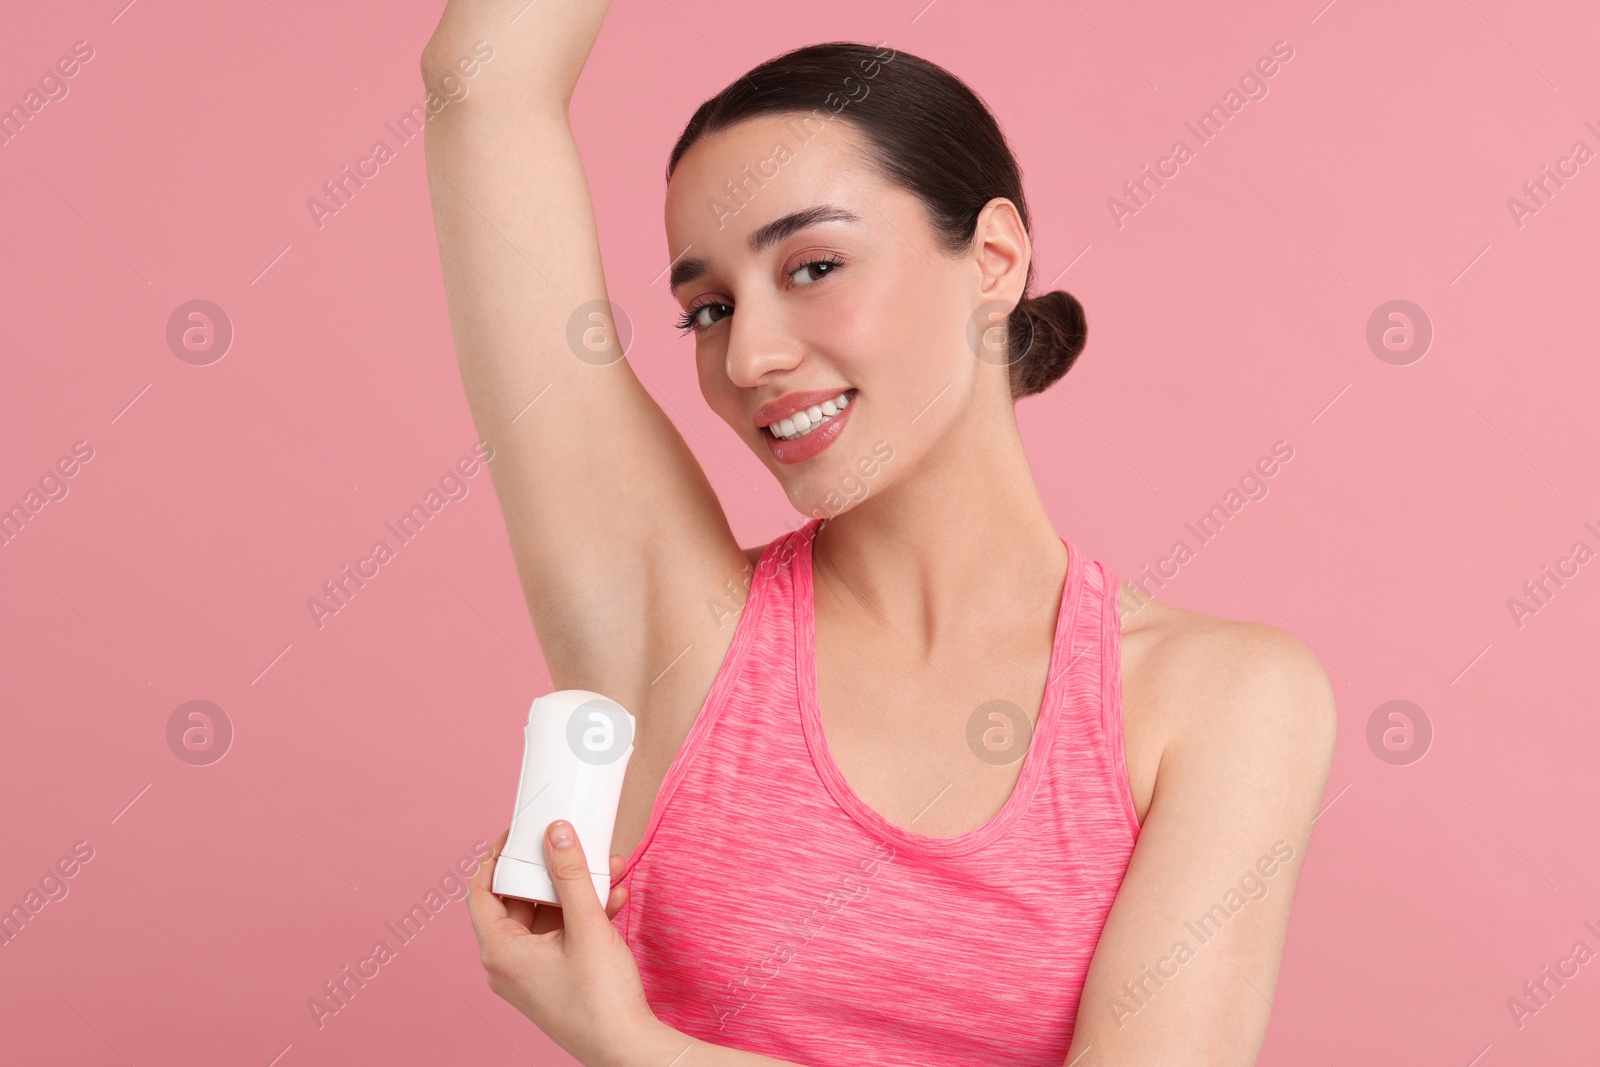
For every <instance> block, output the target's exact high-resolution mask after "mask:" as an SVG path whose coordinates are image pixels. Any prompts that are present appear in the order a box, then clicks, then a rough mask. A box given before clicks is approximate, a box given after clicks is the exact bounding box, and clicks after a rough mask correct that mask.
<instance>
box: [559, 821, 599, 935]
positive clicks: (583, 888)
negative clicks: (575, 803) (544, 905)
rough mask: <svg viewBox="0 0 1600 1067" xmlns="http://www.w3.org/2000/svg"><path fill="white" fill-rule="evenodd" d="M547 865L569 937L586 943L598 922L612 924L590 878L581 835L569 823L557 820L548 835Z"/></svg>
mask: <svg viewBox="0 0 1600 1067" xmlns="http://www.w3.org/2000/svg"><path fill="white" fill-rule="evenodd" d="M544 851H545V864H546V869H547V870H549V872H550V881H551V883H552V884H554V885H555V887H556V898H557V899H558V900H559V901H560V904H559V905H558V906H559V907H560V908H561V916H562V923H563V925H564V927H565V929H566V932H567V936H569V937H572V938H575V939H578V940H582V939H583V938H585V937H587V936H589V935H590V933H591V932H592V931H593V930H594V929H595V924H596V923H597V922H605V923H606V924H607V925H609V924H610V920H609V919H607V918H606V908H605V904H603V903H602V902H601V900H600V898H599V897H598V896H597V895H596V894H595V890H594V881H593V880H592V879H591V877H590V875H589V861H588V859H587V858H585V856H584V854H583V844H582V843H581V842H580V841H579V840H578V834H577V831H576V830H574V829H573V827H572V824H571V823H569V822H567V821H566V820H565V819H557V820H556V821H555V822H553V823H551V824H550V825H549V826H548V827H547V828H546V831H545V845H544Z"/></svg>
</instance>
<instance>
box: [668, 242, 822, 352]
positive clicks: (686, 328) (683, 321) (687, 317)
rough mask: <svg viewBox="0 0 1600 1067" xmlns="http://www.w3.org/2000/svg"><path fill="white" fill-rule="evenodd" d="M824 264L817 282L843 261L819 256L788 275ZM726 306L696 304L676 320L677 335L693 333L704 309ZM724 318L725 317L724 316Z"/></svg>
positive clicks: (715, 301) (720, 304)
mask: <svg viewBox="0 0 1600 1067" xmlns="http://www.w3.org/2000/svg"><path fill="white" fill-rule="evenodd" d="M824 263H826V264H827V265H828V267H829V268H830V269H829V270H826V271H824V272H823V273H822V274H821V275H820V276H819V277H818V279H817V281H821V280H822V279H823V278H826V277H827V276H828V275H830V274H832V273H833V272H834V271H835V270H837V269H838V268H839V267H842V266H844V261H843V260H842V259H839V258H838V257H836V256H833V255H826V256H819V257H818V258H816V259H812V260H807V261H806V262H804V263H802V264H800V265H799V266H798V267H795V268H794V270H792V271H790V272H789V273H790V274H797V273H799V272H800V271H803V270H805V269H806V268H807V267H816V266H820V265H821V264H824ZM806 284H807V285H815V284H817V283H816V282H807V283H806ZM727 306H728V305H726V304H724V303H722V302H720V301H717V300H708V301H706V302H705V303H704V304H696V305H695V306H694V307H692V308H690V309H689V310H688V311H685V312H684V313H683V316H682V317H681V318H679V319H678V322H677V326H678V332H679V333H685V334H686V333H692V332H694V331H695V324H694V320H695V317H696V316H698V315H699V314H700V312H702V311H704V310H705V309H706V308H708V307H727ZM724 317H726V316H724ZM717 321H718V322H720V321H721V320H720V319H719V320H717ZM715 325H716V323H715V322H713V323H712V324H711V326H715ZM711 326H707V327H706V329H708V330H709V329H710V328H711Z"/></svg>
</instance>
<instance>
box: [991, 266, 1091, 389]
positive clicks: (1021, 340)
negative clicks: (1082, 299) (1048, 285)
mask: <svg viewBox="0 0 1600 1067" xmlns="http://www.w3.org/2000/svg"><path fill="white" fill-rule="evenodd" d="M1006 325H1007V340H1008V341H1009V342H1010V345H1011V351H1012V352H1013V353H1016V355H1015V356H1014V357H1013V360H1014V362H1012V364H1011V395H1012V397H1013V398H1014V399H1017V400H1020V399H1022V398H1023V397H1025V396H1032V395H1033V394H1034V393H1042V392H1044V391H1045V390H1046V389H1048V388H1050V386H1052V385H1054V384H1055V383H1056V382H1057V381H1058V380H1060V378H1061V376H1062V375H1063V374H1066V373H1067V371H1069V370H1071V369H1072V364H1073V363H1074V362H1075V361H1076V360H1077V358H1078V353H1080V352H1082V351H1083V346H1084V343H1085V342H1086V341H1087V340H1088V337H1089V322H1088V320H1087V319H1086V318H1085V317H1084V314H1083V305H1082V304H1080V303H1078V298H1077V297H1075V296H1073V295H1072V294H1071V293H1069V292H1067V291H1066V290H1065V289H1052V290H1051V291H1050V292H1048V293H1040V294H1039V295H1037V296H1030V297H1023V299H1022V300H1021V301H1019V302H1018V303H1017V306H1016V308H1015V309H1013V310H1012V312H1011V317H1010V319H1009V320H1008V321H1007V324H1006Z"/></svg>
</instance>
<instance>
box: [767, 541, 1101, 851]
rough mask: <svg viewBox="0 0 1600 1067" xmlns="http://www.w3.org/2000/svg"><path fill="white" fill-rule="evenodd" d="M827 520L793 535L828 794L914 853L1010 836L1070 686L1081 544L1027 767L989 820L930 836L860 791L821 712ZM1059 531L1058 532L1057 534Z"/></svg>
mask: <svg viewBox="0 0 1600 1067" xmlns="http://www.w3.org/2000/svg"><path fill="white" fill-rule="evenodd" d="M823 521H824V520H821V519H812V520H811V521H810V522H809V523H807V524H806V526H804V527H801V528H800V529H799V530H797V531H795V533H794V534H793V535H792V536H794V537H797V538H799V539H800V540H801V541H802V542H804V544H803V547H802V548H800V549H799V550H798V551H796V552H795V553H794V555H795V557H796V567H795V591H794V597H793V602H794V629H795V649H796V656H795V673H796V675H797V679H796V680H797V683H798V690H799V694H800V722H801V727H802V731H803V733H804V734H805V740H806V745H807V747H808V748H809V749H810V750H811V758H812V762H813V763H814V764H815V766H816V768H817V770H818V772H819V773H820V774H821V775H822V780H823V783H824V784H825V785H826V786H827V789H828V792H829V793H831V794H832V795H833V798H834V800H835V801H837V802H838V804H839V805H840V807H842V808H843V809H844V810H845V811H846V812H848V813H849V814H850V816H851V817H852V818H853V819H855V821H856V822H857V823H859V824H861V825H862V826H864V827H865V828H866V829H868V830H870V831H872V832H874V833H876V834H878V835H879V836H880V837H882V838H885V839H887V840H889V841H890V842H892V843H893V844H894V845H896V846H897V847H901V848H905V849H907V850H909V851H913V852H922V853H936V854H939V855H959V854H962V853H966V852H971V851H973V850H974V849H978V848H982V847H983V846H985V845H987V844H989V843H991V842H993V841H994V840H995V839H996V838H998V837H1000V836H1001V835H1002V834H1004V833H1005V832H1006V831H1007V830H1008V829H1009V828H1010V827H1011V824H1012V823H1014V822H1015V821H1016V820H1017V818H1018V817H1019V816H1020V815H1021V814H1022V812H1023V811H1024V810H1025V809H1026V808H1027V806H1028V801H1029V799H1030V798H1031V797H1032V795H1033V792H1034V789H1035V787H1036V786H1037V785H1038V783H1039V779H1040V778H1041V777H1042V776H1043V774H1044V769H1045V767H1046V765H1047V763H1048V759H1049V753H1050V748H1051V742H1052V740H1053V739H1054V737H1055V733H1056V725H1057V722H1058V721H1059V719H1060V714H1059V713H1060V707H1059V705H1060V703H1061V699H1062V693H1063V690H1064V688H1065V684H1066V683H1065V681H1064V679H1063V675H1065V674H1066V670H1065V667H1067V666H1070V664H1069V663H1068V662H1067V650H1068V646H1069V645H1070V644H1071V635H1072V633H1073V632H1074V630H1075V629H1076V628H1077V622H1078V601H1079V599H1080V596H1079V594H1080V591H1081V586H1082V582H1083V558H1082V554H1081V553H1079V551H1078V547H1077V546H1076V545H1074V544H1073V543H1072V542H1071V541H1069V540H1067V539H1066V538H1064V537H1062V538H1061V543H1062V544H1063V545H1064V546H1065V547H1066V549H1067V573H1066V576H1065V578H1064V579H1063V581H1062V585H1061V601H1060V604H1059V605H1058V606H1057V608H1056V624H1055V626H1056V628H1055V634H1054V637H1053V639H1052V642H1051V646H1050V666H1049V668H1048V670H1049V673H1048V675H1047V676H1046V678H1045V688H1044V696H1043V698H1042V699H1041V701H1040V706H1039V714H1038V718H1037V719H1036V720H1035V722H1034V727H1033V737H1032V739H1031V740H1030V741H1029V744H1028V751H1027V753H1026V754H1025V755H1024V756H1023V762H1022V770H1021V771H1020V772H1019V774H1018V776H1017V782H1016V785H1015V786H1013V787H1012V790H1011V795H1010V796H1009V797H1007V798H1006V802H1005V804H1004V805H1002V806H1001V808H1000V810H999V811H998V812H996V813H995V814H994V815H993V816H992V817H991V818H990V819H989V821H988V822H985V823H983V824H982V825H981V826H977V827H974V828H973V829H971V830H968V831H966V832H965V833H962V834H958V835H956V836H955V837H930V836H928V835H927V834H919V833H917V832H915V831H913V830H908V829H906V828H905V827H903V826H900V825H898V824H896V823H893V822H890V821H889V820H888V819H887V818H885V817H884V816H883V815H882V814H880V813H879V812H878V810H877V809H875V808H873V807H872V806H871V805H870V804H868V803H867V802H866V801H865V800H862V799H861V797H860V796H859V795H858V794H857V793H856V791H855V788H854V787H853V786H851V785H850V782H849V781H848V780H847V779H846V778H845V776H844V772H843V771H842V770H840V769H839V765H838V763H837V762H836V761H835V760H834V758H833V750H832V749H831V748H829V747H828V739H827V732H826V731H825V730H824V729H823V725H822V712H821V709H820V707H819V703H818V699H817V648H816V599H815V591H814V587H813V584H812V569H811V546H812V543H813V541H814V539H815V537H816V533H817V531H818V530H819V529H820V528H821V526H822V523H823ZM1057 536H1059V535H1057Z"/></svg>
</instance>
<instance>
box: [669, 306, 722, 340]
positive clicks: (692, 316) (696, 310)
mask: <svg viewBox="0 0 1600 1067" xmlns="http://www.w3.org/2000/svg"><path fill="white" fill-rule="evenodd" d="M727 306H728V305H727V304H719V303H717V302H716V301H714V300H708V301H706V302H705V303H704V304H697V305H695V306H694V307H692V308H690V309H689V310H688V311H685V312H684V313H683V317H682V318H680V319H679V320H678V331H679V332H680V333H688V332H690V331H691V330H693V329H695V328H696V326H697V325H698V322H697V321H696V320H697V319H698V317H699V315H700V312H702V311H704V310H705V309H706V308H727ZM715 325H716V323H715V322H708V323H706V328H707V329H709V328H710V327H712V326H715Z"/></svg>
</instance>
